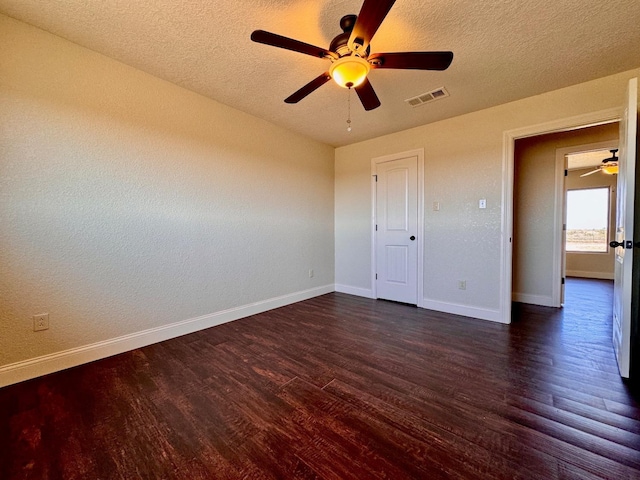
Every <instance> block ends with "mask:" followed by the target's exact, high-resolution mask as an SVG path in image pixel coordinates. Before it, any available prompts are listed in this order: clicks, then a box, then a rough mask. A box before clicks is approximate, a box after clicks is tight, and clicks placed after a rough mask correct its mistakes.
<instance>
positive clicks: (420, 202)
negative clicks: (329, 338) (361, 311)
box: [371, 148, 424, 307]
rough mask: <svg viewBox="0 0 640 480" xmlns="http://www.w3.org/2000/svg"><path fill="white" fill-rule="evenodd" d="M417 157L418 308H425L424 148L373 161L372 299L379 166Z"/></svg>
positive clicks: (374, 292)
mask: <svg viewBox="0 0 640 480" xmlns="http://www.w3.org/2000/svg"><path fill="white" fill-rule="evenodd" d="M414 156H415V157H417V159H418V179H417V180H418V192H417V193H418V198H417V200H418V225H417V230H418V232H417V235H416V236H417V238H416V240H417V241H418V245H417V248H418V252H417V253H418V260H417V261H418V284H417V289H418V295H417V297H416V298H417V300H416V302H417V306H418V307H423V306H424V305H423V304H422V301H423V299H422V295H423V294H424V148H417V149H415V150H409V151H406V152H401V153H393V154H391V155H384V156H382V157H374V158H372V159H371V293H372V295H373V296H372V297H371V298H378V294H377V291H376V267H377V265H376V182H375V178H374V177H376V178H377V165H378V164H380V163H386V162H392V161H394V160H401V159H403V158H407V157H414Z"/></svg>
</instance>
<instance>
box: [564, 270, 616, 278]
mask: <svg viewBox="0 0 640 480" xmlns="http://www.w3.org/2000/svg"><path fill="white" fill-rule="evenodd" d="M567 277H579V278H597V279H598V280H613V273H606V272H585V271H582V270H567Z"/></svg>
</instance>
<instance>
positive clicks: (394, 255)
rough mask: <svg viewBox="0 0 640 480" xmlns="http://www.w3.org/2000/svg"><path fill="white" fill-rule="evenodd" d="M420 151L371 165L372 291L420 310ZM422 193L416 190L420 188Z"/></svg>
mask: <svg viewBox="0 0 640 480" xmlns="http://www.w3.org/2000/svg"><path fill="white" fill-rule="evenodd" d="M422 157H423V154H422V151H418V152H415V151H414V152H406V153H403V154H397V155H391V156H387V157H379V158H376V159H373V161H372V170H373V175H374V177H373V178H374V183H373V185H374V192H373V200H374V205H373V212H374V215H373V238H374V241H373V245H374V249H373V252H372V265H373V270H374V272H373V279H372V281H373V285H374V288H373V291H374V296H375V297H376V298H381V299H386V300H394V301H398V302H404V303H409V304H414V305H418V306H421V303H422V302H421V296H422V295H420V294H419V293H421V288H422V287H421V285H422V281H421V280H422V277H421V275H422V268H421V262H422V245H423V242H422V235H423V229H422V221H421V215H422V208H421V202H422V194H421V190H422V189H421V183H422V182H421V181H420V175H421V170H422V168H420V167H421V166H422ZM419 187H420V188H419Z"/></svg>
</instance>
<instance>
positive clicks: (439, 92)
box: [405, 87, 449, 107]
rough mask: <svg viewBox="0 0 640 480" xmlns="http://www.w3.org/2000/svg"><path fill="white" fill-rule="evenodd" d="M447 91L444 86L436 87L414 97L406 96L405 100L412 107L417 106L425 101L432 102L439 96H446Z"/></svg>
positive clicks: (447, 94)
mask: <svg viewBox="0 0 640 480" xmlns="http://www.w3.org/2000/svg"><path fill="white" fill-rule="evenodd" d="M448 96H449V92H447V90H446V89H445V88H444V87H440V88H436V89H435V90H431V91H430V92H426V93H422V94H420V95H418V96H416V97H412V98H407V99H406V100H405V102H407V103H408V104H409V105H411V106H412V107H418V106H420V105H424V104H425V103H429V102H433V101H435V100H438V99H440V98H444V97H448Z"/></svg>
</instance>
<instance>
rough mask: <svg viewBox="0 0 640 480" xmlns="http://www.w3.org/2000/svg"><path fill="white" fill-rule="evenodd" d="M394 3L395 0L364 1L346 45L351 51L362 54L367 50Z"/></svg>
mask: <svg viewBox="0 0 640 480" xmlns="http://www.w3.org/2000/svg"><path fill="white" fill-rule="evenodd" d="M394 3H395V0H364V3H363V4H362V8H361V9H360V13H359V14H358V18H357V20H356V24H355V25H354V26H353V30H351V36H350V37H349V43H348V45H349V48H350V49H351V50H352V51H362V52H364V51H365V50H366V49H367V47H368V46H369V42H371V39H372V38H373V36H374V35H375V34H376V32H377V31H378V28H379V27H380V25H381V24H382V21H383V20H384V18H385V17H386V16H387V13H389V10H391V7H393V4H394Z"/></svg>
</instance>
